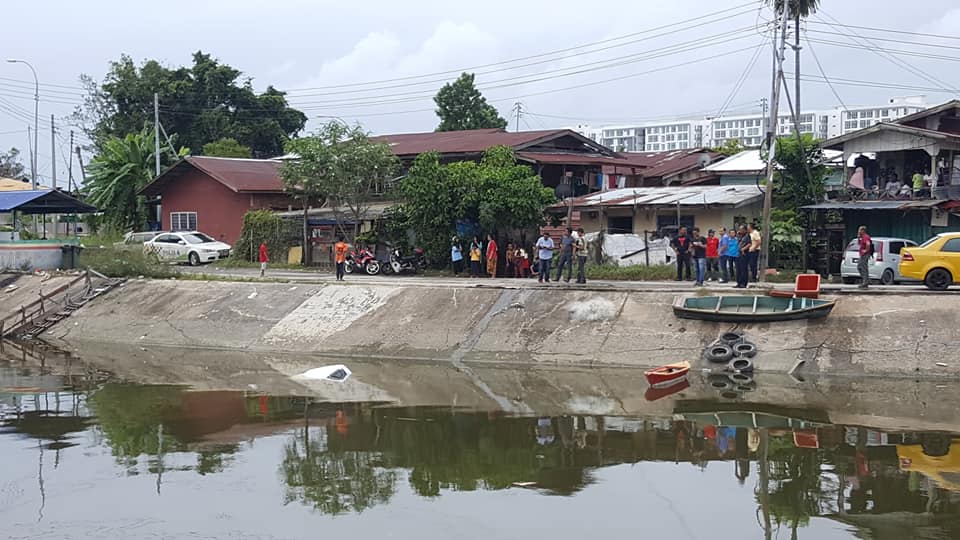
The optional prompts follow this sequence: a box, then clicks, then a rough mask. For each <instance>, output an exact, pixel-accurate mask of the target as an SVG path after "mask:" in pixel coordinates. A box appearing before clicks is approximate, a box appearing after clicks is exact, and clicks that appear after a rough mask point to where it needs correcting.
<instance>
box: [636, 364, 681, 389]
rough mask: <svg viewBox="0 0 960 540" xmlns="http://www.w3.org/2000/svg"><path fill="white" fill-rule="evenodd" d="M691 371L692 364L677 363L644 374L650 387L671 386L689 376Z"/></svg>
mask: <svg viewBox="0 0 960 540" xmlns="http://www.w3.org/2000/svg"><path fill="white" fill-rule="evenodd" d="M689 371H690V362H677V363H676V364H667V365H665V366H660V367H658V368H653V369H651V370H648V371H646V372H645V373H644V375H646V377H647V382H648V383H650V386H656V387H660V386H670V385H671V384H674V383H676V382H678V381H679V380H680V379H683V378H685V377H686V376H687V372H689Z"/></svg>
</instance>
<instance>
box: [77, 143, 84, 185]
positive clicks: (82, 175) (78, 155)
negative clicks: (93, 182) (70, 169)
mask: <svg viewBox="0 0 960 540" xmlns="http://www.w3.org/2000/svg"><path fill="white" fill-rule="evenodd" d="M74 148H75V149H76V152H77V165H79V166H80V179H81V181H82V182H83V183H84V184H86V183H87V171H85V170H83V156H82V155H80V145H77V146H75V147H74Z"/></svg>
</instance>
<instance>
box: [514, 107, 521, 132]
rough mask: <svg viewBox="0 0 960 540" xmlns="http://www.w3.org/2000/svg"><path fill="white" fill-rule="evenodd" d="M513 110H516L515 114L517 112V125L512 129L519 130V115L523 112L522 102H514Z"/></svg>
mask: <svg viewBox="0 0 960 540" xmlns="http://www.w3.org/2000/svg"><path fill="white" fill-rule="evenodd" d="M513 110H514V111H516V114H517V124H516V125H517V127H516V128H515V129H514V131H517V132H519V131H520V115H521V114H523V103H520V102H519V101H518V102H516V103H514V104H513Z"/></svg>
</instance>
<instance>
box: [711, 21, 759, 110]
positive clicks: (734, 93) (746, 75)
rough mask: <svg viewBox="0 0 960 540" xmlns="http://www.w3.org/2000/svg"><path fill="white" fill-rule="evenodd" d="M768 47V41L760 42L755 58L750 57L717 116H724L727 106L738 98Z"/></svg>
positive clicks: (754, 54)
mask: <svg viewBox="0 0 960 540" xmlns="http://www.w3.org/2000/svg"><path fill="white" fill-rule="evenodd" d="M765 45H766V39H764V40H763V41H761V42H760V44H759V45H757V50H756V51H754V53H753V56H752V57H750V61H749V62H747V66H746V67H745V68H744V70H743V73H741V74H740V77H739V78H738V79H737V82H735V83H734V85H733V89H732V90H731V91H730V95H728V96H727V99H725V100H723V105H721V106H720V110H719V111H717V116H723V113H724V111H726V110H727V106H728V105H729V104H730V102H731V101H733V99H734V98H735V97H736V96H737V92H739V91H740V88H741V87H742V86H743V83H744V82H746V80H747V78H749V77H750V73H751V72H752V71H753V66H754V65H756V63H757V59H758V58H759V57H760V52H761V51H762V50H763V49H764V46H765Z"/></svg>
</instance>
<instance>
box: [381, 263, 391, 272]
mask: <svg viewBox="0 0 960 540" xmlns="http://www.w3.org/2000/svg"><path fill="white" fill-rule="evenodd" d="M380 271H381V272H383V273H384V275H390V274H392V273H393V265H392V264H390V263H388V262H385V263H383V264H381V265H380Z"/></svg>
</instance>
